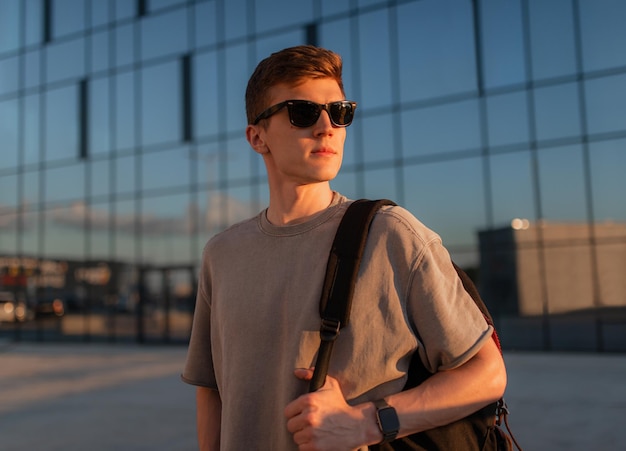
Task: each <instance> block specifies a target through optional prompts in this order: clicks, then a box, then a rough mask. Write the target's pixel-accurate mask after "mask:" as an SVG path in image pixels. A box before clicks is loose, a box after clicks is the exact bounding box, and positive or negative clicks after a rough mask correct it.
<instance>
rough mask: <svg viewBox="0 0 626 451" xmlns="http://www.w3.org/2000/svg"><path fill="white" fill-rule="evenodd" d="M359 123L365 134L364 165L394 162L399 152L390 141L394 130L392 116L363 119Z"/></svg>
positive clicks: (385, 115)
mask: <svg viewBox="0 0 626 451" xmlns="http://www.w3.org/2000/svg"><path fill="white" fill-rule="evenodd" d="M359 122H361V124H359V125H361V132H362V134H363V148H362V154H363V157H362V158H363V163H365V164H368V163H375V162H382V161H393V160H394V159H395V157H396V150H397V149H394V148H393V141H392V140H391V139H390V137H391V136H392V135H393V130H394V129H393V116H392V115H391V114H383V115H376V116H368V117H363V118H361V119H360V121H359ZM349 132H352V130H349ZM350 160H353V159H350ZM344 161H345V157H344Z"/></svg>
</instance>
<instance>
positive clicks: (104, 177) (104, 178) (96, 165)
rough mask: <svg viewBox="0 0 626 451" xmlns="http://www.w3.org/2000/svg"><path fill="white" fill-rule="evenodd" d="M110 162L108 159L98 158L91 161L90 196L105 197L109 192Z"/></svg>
mask: <svg viewBox="0 0 626 451" xmlns="http://www.w3.org/2000/svg"><path fill="white" fill-rule="evenodd" d="M110 168H111V162H110V161H109V160H99V161H92V162H91V172H90V177H89V183H90V184H91V196H92V197H105V196H107V195H108V194H109V192H110V184H111V174H110V172H111V171H110Z"/></svg>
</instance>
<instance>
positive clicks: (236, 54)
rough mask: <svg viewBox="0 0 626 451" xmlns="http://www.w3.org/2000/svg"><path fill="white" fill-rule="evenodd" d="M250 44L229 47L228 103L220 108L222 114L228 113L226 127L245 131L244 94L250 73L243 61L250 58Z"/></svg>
mask: <svg viewBox="0 0 626 451" xmlns="http://www.w3.org/2000/svg"><path fill="white" fill-rule="evenodd" d="M247 50H248V46H247V44H244V45H236V46H232V47H228V48H227V49H226V50H225V52H226V71H225V74H226V75H227V79H226V80H225V81H226V99H228V100H227V102H226V105H225V106H224V107H222V108H220V114H223V113H226V129H227V130H228V131H235V132H237V133H243V132H244V130H245V128H246V125H247V120H246V111H245V102H244V95H245V92H246V86H247V85H248V78H250V74H249V73H247V71H245V70H242V61H247V60H248V53H247Z"/></svg>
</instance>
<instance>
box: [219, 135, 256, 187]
mask: <svg viewBox="0 0 626 451" xmlns="http://www.w3.org/2000/svg"><path fill="white" fill-rule="evenodd" d="M226 148H227V149H228V156H227V159H226V168H227V175H226V177H227V178H228V180H245V179H250V178H251V177H252V176H253V167H252V163H253V157H255V156H256V154H255V153H254V151H253V150H252V149H251V148H250V145H249V144H248V141H246V138H245V136H243V134H242V136H241V137H240V138H236V139H231V140H229V141H228V142H227V143H226Z"/></svg>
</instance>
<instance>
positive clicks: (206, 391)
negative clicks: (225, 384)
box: [196, 387, 222, 451]
mask: <svg viewBox="0 0 626 451" xmlns="http://www.w3.org/2000/svg"><path fill="white" fill-rule="evenodd" d="M221 421H222V400H221V398H220V394H219V393H218V392H217V390H213V389H210V388H206V387H196V423H197V427H198V445H199V449H200V451H217V450H219V449H220V426H221Z"/></svg>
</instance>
